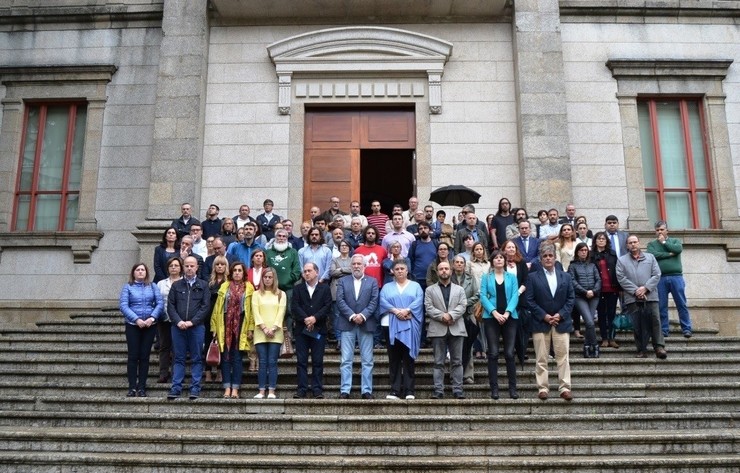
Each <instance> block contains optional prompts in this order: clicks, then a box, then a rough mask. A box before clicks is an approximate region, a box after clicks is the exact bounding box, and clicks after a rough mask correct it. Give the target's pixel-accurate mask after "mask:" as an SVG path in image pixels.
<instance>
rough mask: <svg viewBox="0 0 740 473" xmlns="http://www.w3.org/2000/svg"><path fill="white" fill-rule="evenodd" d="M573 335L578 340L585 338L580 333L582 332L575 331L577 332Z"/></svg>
mask: <svg viewBox="0 0 740 473" xmlns="http://www.w3.org/2000/svg"><path fill="white" fill-rule="evenodd" d="M573 335H574V336H575V337H576V338H584V337H583V335H582V334H581V331H580V330H576V331H575V332H574V333H573Z"/></svg>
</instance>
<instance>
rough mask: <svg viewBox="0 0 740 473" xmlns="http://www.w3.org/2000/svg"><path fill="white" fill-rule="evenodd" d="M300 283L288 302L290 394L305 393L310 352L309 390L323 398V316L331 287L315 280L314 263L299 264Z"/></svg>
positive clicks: (327, 305)
mask: <svg viewBox="0 0 740 473" xmlns="http://www.w3.org/2000/svg"><path fill="white" fill-rule="evenodd" d="M303 279H304V282H302V283H300V282H299V283H298V284H296V286H295V287H294V288H293V298H292V299H291V301H290V310H291V316H292V317H293V339H294V340H295V355H296V374H297V377H298V387H297V389H296V392H295V394H294V395H293V397H294V398H295V399H302V398H305V397H306V393H307V392H308V389H309V386H308V353H309V351H310V352H311V365H312V369H311V391H312V392H313V397H314V398H316V399H323V398H324V385H323V380H324V348H326V318H327V317H328V315H329V312H330V311H331V290H330V289H329V285H328V284H326V283H322V282H319V268H318V266H316V263H306V264H304V265H303Z"/></svg>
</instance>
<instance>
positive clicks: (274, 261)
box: [265, 229, 301, 328]
mask: <svg viewBox="0 0 740 473" xmlns="http://www.w3.org/2000/svg"><path fill="white" fill-rule="evenodd" d="M265 258H266V260H267V266H269V267H271V268H273V269H274V270H275V272H276V273H277V279H278V281H277V282H278V286H279V287H280V290H282V291H284V292H285V296H286V297H287V300H286V301H285V303H286V307H287V308H288V309H290V301H291V297H292V296H293V286H295V283H297V282H298V281H299V280H300V279H301V264H300V262H299V260H298V251H296V249H295V248H293V247H292V246H290V244H289V243H288V231H287V230H285V229H281V230H276V231H275V242H274V243H273V244H272V248H270V249H269V250H267V251H266V252H265ZM288 320H289V318H288V317H287V314H286V322H285V324H286V326H287V327H288V328H290V325H288V324H289V322H288Z"/></svg>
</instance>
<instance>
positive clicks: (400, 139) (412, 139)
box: [360, 111, 416, 149]
mask: <svg viewBox="0 0 740 473" xmlns="http://www.w3.org/2000/svg"><path fill="white" fill-rule="evenodd" d="M360 148H361V149H415V148H416V128H415V120H414V112H403V111H388V112H386V111H372V112H369V111H368V112H360Z"/></svg>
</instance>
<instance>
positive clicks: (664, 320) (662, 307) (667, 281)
mask: <svg viewBox="0 0 740 473" xmlns="http://www.w3.org/2000/svg"><path fill="white" fill-rule="evenodd" d="M685 288H686V282H685V281H684V279H683V276H681V275H680V274H678V275H675V276H661V277H660V282H658V298H660V302H659V304H658V305H659V312H660V328H661V329H662V330H663V335H664V336H665V335H668V293H670V294H671V296H673V302H674V303H675V304H676V310H677V311H678V321H679V322H680V323H681V331H683V332H687V331H688V332H690V331H691V316H690V315H689V308H688V307H687V306H686V294H685V293H684V289H685Z"/></svg>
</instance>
